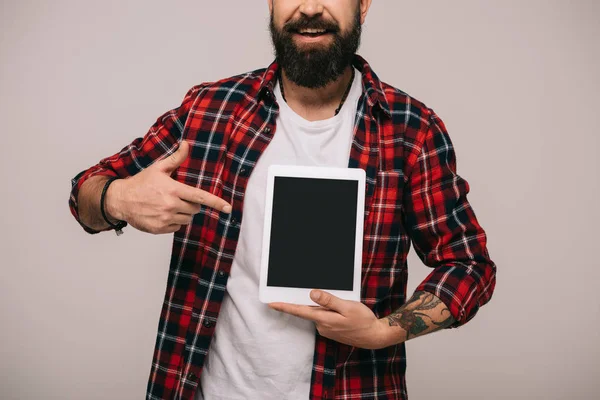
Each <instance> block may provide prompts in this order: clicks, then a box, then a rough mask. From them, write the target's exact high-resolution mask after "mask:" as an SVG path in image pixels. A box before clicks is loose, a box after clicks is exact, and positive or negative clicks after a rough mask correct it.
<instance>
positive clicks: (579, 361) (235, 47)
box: [0, 0, 600, 400]
mask: <svg viewBox="0 0 600 400" xmlns="http://www.w3.org/2000/svg"><path fill="white" fill-rule="evenodd" d="M331 1H333V0H331ZM599 20H600V2H597V1H593V0H588V1H586V0H580V1H566V0H565V1H557V0H528V1H522V0H504V1H500V0H495V1H491V0H490V1H484V0H479V1H475V0H456V1H452V2H450V1H442V0H436V1H433V0H429V1H425V0H423V1H412V2H408V1H395V0H376V1H374V4H373V6H372V8H371V11H370V14H369V16H368V18H367V23H366V25H365V31H364V35H363V45H362V47H361V50H360V53H361V54H362V55H363V56H365V57H366V58H367V60H368V61H369V62H370V63H371V65H372V66H373V68H374V69H375V71H376V72H377V73H378V74H379V76H380V77H381V78H382V79H383V80H384V81H386V82H388V83H391V84H392V85H394V86H397V87H399V88H401V89H402V90H405V91H407V92H408V93H409V94H411V95H412V96H414V97H416V98H417V99H419V100H422V101H424V102H425V103H426V104H427V105H428V106H430V107H432V108H433V109H434V110H435V111H436V112H437V113H438V114H439V115H440V117H441V118H442V119H443V120H444V122H445V123H446V126H447V128H448V130H449V132H450V135H451V137H452V139H453V142H454V144H455V147H456V152H457V158H458V171H459V173H460V174H461V175H462V176H463V177H464V178H466V179H467V181H468V182H469V183H470V185H471V188H472V191H471V193H470V195H469V199H470V201H471V203H472V205H473V207H474V209H475V211H476V214H477V217H478V218H479V220H480V222H481V224H482V225H483V227H484V228H485V229H486V231H487V232H488V235H489V250H490V254H491V256H492V258H493V259H494V261H496V263H497V265H498V283H497V290H496V292H495V294H494V297H493V299H492V301H491V302H490V303H489V304H488V305H486V306H485V307H484V308H482V309H481V310H480V313H479V315H478V316H477V317H476V318H475V319H473V320H472V321H471V322H470V323H469V324H467V325H466V326H464V327H462V328H459V329H457V330H453V331H444V332H443V333H435V334H432V335H428V336H425V337H422V338H418V339H415V340H413V341H409V342H408V343H407V348H408V375H407V379H408V392H409V396H410V398H411V399H415V400H418V399H432V398H446V399H567V398H569V399H592V398H598V397H597V396H599V395H600V382H599V381H600V380H599V379H598V377H599V376H600V364H599V361H598V359H599V358H600V340H599V339H600V338H599V331H600V295H599V293H598V282H599V280H600V268H599V267H600V265H599V261H598V236H599V235H598V222H600V221H599V219H600V218H599V212H598V195H599V194H600V191H599V188H598V186H599V181H600V180H599V178H598V169H599V165H598V156H597V152H598V145H599V140H598V123H599V122H600V121H599V117H598V116H599V115H600V113H599V112H598V109H599V108H600V101H599V99H598V94H599V89H600V79H599V78H598V71H599V70H600V68H599V61H600V46H599V44H598V40H599V38H600V23H599ZM267 21H268V9H267V4H266V1H264V0H255V1H241V0H237V1H210V2H208V1H204V2H201V1H190V0H179V1H176V2H170V1H158V0H152V1H149V0H144V1H142V0H135V1H133V0H131V1H114V0H112V1H85V2H84V1H75V0H70V1H11V2H9V1H2V3H1V12H0V26H1V28H0V29H1V36H0V55H1V61H2V62H1V64H0V93H1V96H0V121H1V128H0V129H1V132H2V133H1V135H2V142H1V143H2V157H1V163H2V164H1V165H0V167H1V168H0V174H1V175H0V177H1V179H2V195H1V197H0V199H1V202H2V203H1V210H2V213H1V214H0V219H1V223H2V234H1V235H2V240H1V241H0V255H1V261H0V264H1V276H2V279H1V284H0V296H1V301H0V321H1V322H0V326H1V329H0V398H2V399H6V400H11V399H41V398H43V399H106V398H109V399H133V398H142V397H143V395H144V391H145V388H146V380H147V378H148V373H149V370H150V363H151V359H152V351H153V348H154V339H155V334H156V329H157V323H158V318H159V313H160V308H161V304H162V300H163V294H164V289H165V284H166V278H167V268H168V264H169V253H170V250H171V238H172V236H171V235H164V236H153V235H148V234H144V233H142V232H138V231H135V230H134V229H127V232H126V234H125V235H123V236H121V237H116V236H115V234H114V233H112V232H109V233H105V234H100V235H95V236H91V235H87V234H86V233H85V232H84V231H83V230H82V229H81V228H80V227H79V225H77V223H76V222H75V221H74V220H73V218H72V216H71V214H70V212H69V210H68V205H67V201H68V195H69V190H70V179H71V178H72V177H73V176H74V175H75V174H76V173H77V172H79V171H80V170H82V169H85V168H87V167H89V166H90V165H92V164H95V163H96V162H98V160H100V159H101V158H102V157H105V156H107V155H111V154H113V153H115V152H117V151H118V150H120V149H121V148H122V147H123V146H124V145H125V144H127V143H129V142H130V141H131V140H133V139H134V138H135V137H137V136H143V135H144V134H145V133H146V131H147V129H148V128H149V127H150V125H152V123H154V121H155V120H156V118H157V117H158V116H159V115H160V114H162V113H163V112H165V111H167V110H169V109H171V108H173V107H175V106H177V105H179V104H180V102H181V100H182V99H183V96H184V95H185V93H186V91H187V90H188V89H189V88H190V87H191V86H193V85H194V84H197V83H200V82H203V81H209V80H216V79H220V78H223V77H226V76H230V75H234V74H238V73H241V72H245V71H248V70H251V69H255V68H260V67H264V66H267V65H268V63H269V62H270V61H271V59H272V53H271V47H270V41H269V37H268V31H267ZM428 272H429V269H428V268H426V267H424V266H423V265H422V264H421V263H420V261H419V260H418V259H417V257H416V256H415V255H414V254H412V255H411V258H410V287H409V290H410V291H411V292H412V290H413V289H414V288H415V287H416V285H417V284H418V283H419V282H420V281H421V280H422V279H423V278H424V277H425V276H426V275H427V273H428Z"/></svg>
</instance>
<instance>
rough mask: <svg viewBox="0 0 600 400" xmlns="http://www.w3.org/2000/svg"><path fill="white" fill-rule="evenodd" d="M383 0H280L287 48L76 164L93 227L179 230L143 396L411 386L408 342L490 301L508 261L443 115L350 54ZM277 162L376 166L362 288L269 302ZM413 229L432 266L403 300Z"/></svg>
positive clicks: (461, 320) (278, 37)
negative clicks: (374, 5)
mask: <svg viewBox="0 0 600 400" xmlns="http://www.w3.org/2000/svg"><path fill="white" fill-rule="evenodd" d="M370 5H371V1H370V0H312V1H309V0H270V1H269V9H270V12H271V24H270V29H271V34H272V40H273V44H274V48H275V53H276V61H275V62H273V63H272V64H271V65H270V66H269V67H268V68H266V69H260V70H256V71H252V72H249V73H246V74H242V75H239V76H235V77H231V78H227V79H223V80H221V81H219V82H214V83H203V84H200V85H198V86H195V87H193V88H192V89H191V90H190V91H189V92H188V93H187V95H186V96H185V98H184V100H183V103H182V104H181V106H179V107H177V108H175V109H174V110H171V111H169V112H167V113H165V114H164V115H162V116H161V117H160V118H158V120H157V122H156V123H155V124H154V125H153V126H152V127H151V128H150V131H149V132H148V133H147V134H146V135H145V136H144V137H143V138H138V139H136V140H134V141H133V142H132V143H131V144H130V145H128V146H126V147H125V148H123V149H122V150H121V151H120V152H119V153H117V154H115V155H113V156H111V157H107V158H104V159H103V160H101V161H100V162H99V163H98V164H97V165H95V166H92V167H90V168H89V169H87V170H85V171H82V172H80V173H79V174H77V176H75V178H74V179H73V181H72V184H73V188H72V192H71V197H70V207H71V211H72V213H73V215H74V216H75V218H76V219H77V220H78V221H79V222H80V224H81V225H82V226H83V228H84V229H85V230H86V232H89V233H97V232H100V231H106V230H110V229H115V230H117V232H120V230H121V229H122V228H123V227H124V226H126V225H131V226H133V227H135V228H137V229H139V230H141V231H144V232H149V233H154V234H161V233H174V241H173V252H172V257H171V265H170V270H169V276H168V282H167V288H166V293H165V302H164V306H163V309H162V313H161V318H160V323H159V326H158V334H157V339H156V347H155V351H154V359H153V363H152V368H151V371H150V377H149V381H148V387H147V399H192V398H196V399H202V398H204V399H206V400H213V399H306V398H310V399H332V398H340V399H350V398H352V399H360V398H365V399H366V398H369V399H370V398H379V399H406V398H407V393H406V384H405V368H406V364H405V347H404V342H405V341H407V340H409V339H412V338H415V337H418V336H421V335H425V334H428V333H431V332H435V331H438V330H441V329H444V328H452V327H457V326H460V325H463V324H465V323H466V322H467V321H469V320H470V319H471V318H473V316H474V315H475V313H476V312H477V311H478V309H479V307H481V306H482V305H483V304H485V303H487V302H488V301H489V299H490V298H491V296H492V292H493V290H494V286H495V265H494V263H493V262H492V261H491V260H490V258H489V256H488V252H487V249H486V235H485V233H484V231H483V230H482V228H481V227H480V225H479V224H478V222H477V220H476V218H475V214H474V212H473V210H472V208H471V207H470V205H469V203H468V201H467V199H466V195H467V193H468V191H469V186H468V184H467V182H466V181H465V180H463V179H462V178H460V177H459V176H458V175H457V174H456V166H455V158H454V151H453V147H452V144H451V141H450V138H449V136H448V133H447V131H446V128H445V126H444V124H443V122H442V121H441V120H440V118H439V117H438V116H437V115H436V114H435V113H434V111H433V110H432V109H430V108H428V107H426V106H425V105H424V104H423V103H421V102H419V101H418V100H416V99H415V98H412V97H410V96H409V95H407V94H406V93H404V92H402V91H400V90H399V89H396V88H393V87H392V86H390V85H388V84H385V83H383V82H381V81H379V80H378V78H377V75H376V74H375V73H374V72H373V70H372V69H371V67H370V66H369V64H368V63H367V62H366V61H365V60H364V59H362V58H361V57H360V56H358V55H355V52H356V50H357V49H358V46H359V41H360V34H361V25H362V24H363V23H364V21H365V18H366V16H367V13H368V10H369V7H370ZM271 164H295V165H319V166H335V167H349V168H362V169H364V170H365V171H366V174H367V185H366V188H365V190H366V200H365V231H364V252H363V253H364V256H363V271H362V291H361V301H360V302H353V301H346V300H341V299H339V298H336V297H335V296H333V295H331V294H329V293H327V292H324V291H318V290H313V291H312V292H311V297H312V299H313V300H314V301H315V302H316V303H318V304H320V307H308V306H298V305H291V304H281V303H273V304H270V305H269V306H266V305H264V304H262V303H260V302H259V300H258V279H259V278H258V276H259V274H258V271H259V260H260V247H261V246H260V242H259V240H260V239H259V238H261V237H262V221H263V216H264V200H265V193H264V189H265V184H266V171H267V168H268V166H269V165H271ZM115 178H116V179H115ZM411 240H412V242H413V243H414V245H415V249H416V251H417V253H418V254H419V256H420V257H421V259H422V260H423V261H424V263H425V264H426V265H428V266H430V267H432V269H433V270H432V273H431V274H430V275H429V276H428V277H427V278H426V279H425V281H423V282H422V283H421V284H420V285H419V287H418V288H417V290H416V292H415V293H414V295H413V296H412V297H411V298H410V299H409V300H408V301H406V283H407V265H406V259H407V254H408V251H409V247H410V242H411ZM325 245H326V244H325Z"/></svg>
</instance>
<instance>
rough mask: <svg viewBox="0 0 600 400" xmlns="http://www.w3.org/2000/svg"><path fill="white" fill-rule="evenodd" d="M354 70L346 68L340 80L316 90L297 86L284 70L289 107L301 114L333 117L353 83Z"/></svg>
mask: <svg viewBox="0 0 600 400" xmlns="http://www.w3.org/2000/svg"><path fill="white" fill-rule="evenodd" d="M352 68H353V67H352V66H348V67H346V69H345V70H344V72H343V73H342V75H341V76H340V77H339V78H338V79H336V80H335V81H333V82H331V83H329V84H328V85H326V86H324V87H321V88H316V89H311V88H307V87H304V86H299V85H296V84H295V83H294V82H292V81H291V80H289V79H288V77H287V75H286V73H285V70H282V82H283V86H284V91H285V99H286V101H287V103H288V105H289V106H290V107H291V108H292V109H294V110H295V111H296V110H299V111H300V112H299V113H300V114H312V115H314V116H315V117H318V115H319V114H321V113H323V114H324V115H329V116H331V115H332V113H333V111H334V110H335V109H336V108H337V107H338V106H339V104H340V101H341V100H342V97H343V96H344V93H345V92H346V89H347V88H348V85H350V83H351V82H350V79H352ZM330 114H331V115H330Z"/></svg>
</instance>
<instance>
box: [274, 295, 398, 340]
mask: <svg viewBox="0 0 600 400" xmlns="http://www.w3.org/2000/svg"><path fill="white" fill-rule="evenodd" d="M310 298H311V299H312V300H313V301H314V302H315V303H317V304H319V306H303V305H298V304H289V303H269V307H271V308H272V309H274V310H277V311H281V312H285V313H288V314H291V315H295V316H297V317H300V318H304V319H307V320H311V321H313V322H314V323H315V325H316V328H317V331H318V332H319V334H321V335H322V336H325V337H327V338H329V339H332V340H335V341H337V342H340V343H344V344H347V345H350V346H354V347H360V348H363V349H380V348H383V347H386V346H389V345H390V343H386V341H387V340H388V338H387V336H389V333H390V330H389V323H387V322H386V320H385V318H384V319H378V318H377V317H376V316H375V314H373V311H371V310H370V309H369V307H367V306H366V305H364V304H363V303H361V302H358V301H351V300H343V299H340V298H339V297H336V296H334V295H332V294H331V293H327V292H324V291H322V290H312V291H311V292H310Z"/></svg>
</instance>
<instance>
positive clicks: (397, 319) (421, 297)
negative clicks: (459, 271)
mask: <svg viewBox="0 0 600 400" xmlns="http://www.w3.org/2000/svg"><path fill="white" fill-rule="evenodd" d="M382 319H384V320H386V322H387V323H386V328H387V329H386V334H385V336H386V338H385V342H386V343H387V345H388V346H391V345H395V344H398V343H402V342H405V341H407V340H409V339H412V338H415V337H418V336H422V335H426V334H428V333H433V332H436V331H438V330H441V329H444V328H447V327H448V326H450V325H452V324H453V323H454V322H455V321H456V320H455V319H454V318H453V317H452V315H451V314H450V311H449V310H448V307H446V305H445V304H444V303H443V302H442V301H441V300H440V299H439V298H437V297H436V296H434V295H433V294H431V293H429V292H425V291H418V292H415V294H414V295H413V296H412V297H411V298H410V299H409V300H408V301H407V302H406V303H405V304H404V305H403V306H402V307H400V308H399V309H398V310H396V311H394V312H393V313H391V314H390V315H388V316H386V317H384V318H382Z"/></svg>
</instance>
